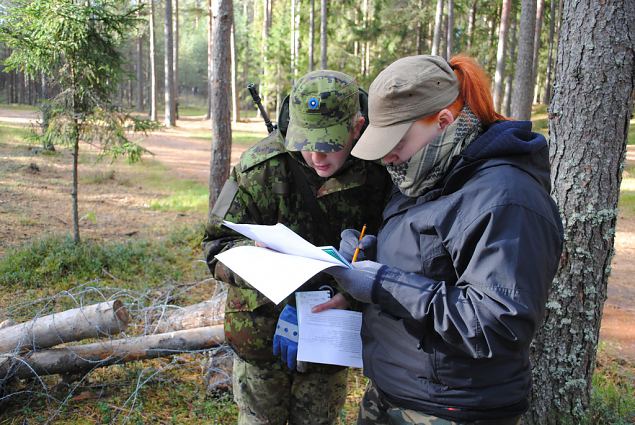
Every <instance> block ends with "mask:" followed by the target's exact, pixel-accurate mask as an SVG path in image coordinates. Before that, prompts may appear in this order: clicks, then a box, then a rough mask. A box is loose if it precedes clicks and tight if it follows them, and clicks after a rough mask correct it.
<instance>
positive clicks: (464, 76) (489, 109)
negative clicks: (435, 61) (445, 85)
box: [422, 55, 507, 126]
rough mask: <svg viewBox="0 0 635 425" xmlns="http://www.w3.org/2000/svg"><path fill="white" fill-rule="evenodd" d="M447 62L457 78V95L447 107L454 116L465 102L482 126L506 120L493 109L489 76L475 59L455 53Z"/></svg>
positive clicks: (430, 119)
mask: <svg viewBox="0 0 635 425" xmlns="http://www.w3.org/2000/svg"><path fill="white" fill-rule="evenodd" d="M449 63H450V66H451V67H452V69H453V70H454V73H455V74H456V77H457V79H458V80H459V97H457V98H456V100H455V101H454V102H453V103H452V104H451V105H450V106H448V107H447V109H449V110H450V112H451V113H452V115H453V116H454V117H455V118H456V117H457V116H458V115H459V113H460V112H461V109H463V105H464V104H465V103H467V105H468V106H469V107H470V109H471V110H472V112H473V113H474V115H476V116H477V117H478V119H479V120H480V121H481V123H482V124H483V125H484V126H487V125H489V124H491V123H493V122H495V121H499V120H507V118H506V117H505V116H503V115H501V114H499V113H498V112H496V110H495V109H494V100H493V99H492V92H491V90H490V83H489V77H488V76H487V74H486V73H485V71H484V70H483V68H481V66H480V65H479V64H478V62H476V60H475V59H473V58H471V57H469V56H467V55H457V56H454V57H453V58H452V59H450V60H449ZM437 115H438V113H436V114H433V115H429V116H427V117H424V118H423V119H422V121H424V122H431V121H434V120H435V119H436V117H437Z"/></svg>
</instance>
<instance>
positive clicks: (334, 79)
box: [285, 70, 360, 153]
mask: <svg viewBox="0 0 635 425" xmlns="http://www.w3.org/2000/svg"><path fill="white" fill-rule="evenodd" d="M359 108H360V106H359V88H358V86H357V83H356V81H355V80H354V79H353V78H352V77H350V76H348V75H346V74H343V73H341V72H337V71H330V70H322V71H313V72H309V73H308V74H306V75H305V76H304V77H302V78H300V79H299V80H298V82H297V83H296V84H295V86H294V87H293V90H291V95H290V100H289V116H290V119H289V128H288V130H287V134H286V142H285V146H286V148H287V150H289V151H312V152H326V153H328V152H337V151H339V150H341V149H343V148H344V146H345V145H346V142H347V141H348V138H349V133H350V130H351V127H350V125H351V119H352V117H353V116H354V115H355V114H357V113H358V112H359Z"/></svg>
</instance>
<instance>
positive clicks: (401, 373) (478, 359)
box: [362, 121, 562, 420]
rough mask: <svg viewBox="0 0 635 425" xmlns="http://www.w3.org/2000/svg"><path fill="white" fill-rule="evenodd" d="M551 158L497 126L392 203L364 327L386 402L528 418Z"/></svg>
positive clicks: (546, 266) (550, 206)
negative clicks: (437, 181) (429, 186)
mask: <svg viewBox="0 0 635 425" xmlns="http://www.w3.org/2000/svg"><path fill="white" fill-rule="evenodd" d="M547 153H548V148H547V143H546V141H545V139H544V137H543V136H541V135H538V134H536V133H532V132H531V123H529V122H513V121H509V122H501V123H498V124H494V125H492V126H490V128H489V129H488V130H487V131H486V132H485V133H483V134H482V135H481V136H479V138H478V139H477V140H475V141H474V142H473V143H472V144H471V145H469V146H468V148H467V149H466V150H465V152H464V153H463V154H462V155H461V157H460V158H459V159H458V161H457V162H456V163H455V164H454V166H453V167H452V169H451V170H450V171H449V173H448V174H447V176H446V177H445V179H444V181H443V182H442V184H441V185H439V187H437V188H435V189H433V190H432V191H430V192H428V193H426V194H425V195H423V196H421V197H419V198H409V197H406V196H404V195H402V194H401V193H399V192H396V193H395V194H394V195H393V197H392V199H391V201H390V202H389V204H388V205H387V207H386V209H385V211H384V224H383V227H382V229H381V230H380V232H379V235H378V254H377V261H378V262H379V263H382V264H384V265H386V266H385V267H382V268H381V269H380V271H379V275H378V281H377V283H376V284H375V286H374V288H373V304H370V305H368V306H367V308H366V310H365V311H364V320H363V328H362V338H363V343H364V352H363V354H364V372H365V374H366V375H367V376H368V377H369V378H370V379H372V380H373V382H374V383H375V385H376V386H377V387H378V389H379V390H380V392H381V393H382V394H383V395H384V396H385V397H386V398H388V399H389V400H391V401H392V402H393V403H395V404H397V405H399V406H401V407H407V408H411V409H415V410H420V411H425V412H428V413H430V414H434V415H436V416H440V417H445V418H448V419H467V420H475V419H487V418H495V417H507V416H514V415H517V414H520V413H523V412H524V411H525V410H526V409H527V396H528V393H529V390H530V386H531V374H530V365H529V344H530V342H531V339H532V337H533V335H534V333H535V331H536V328H537V327H538V326H540V324H541V321H542V319H543V315H544V311H545V303H546V301H547V293H548V290H549V286H550V284H551V281H552V279H553V277H554V275H555V272H556V268H557V266H558V261H559V258H560V253H561V250H562V224H561V220H560V217H559V214H558V210H557V208H556V206H555V204H554V202H553V201H552V199H551V197H550V196H549V188H550V180H549V163H548V156H547Z"/></svg>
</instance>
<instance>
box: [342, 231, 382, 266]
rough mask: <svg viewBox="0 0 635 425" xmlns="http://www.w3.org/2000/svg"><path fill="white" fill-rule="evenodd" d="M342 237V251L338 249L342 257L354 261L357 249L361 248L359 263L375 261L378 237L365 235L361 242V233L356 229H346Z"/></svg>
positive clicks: (358, 257)
mask: <svg viewBox="0 0 635 425" xmlns="http://www.w3.org/2000/svg"><path fill="white" fill-rule="evenodd" d="M340 237H341V238H342V240H341V241H340V249H338V251H339V253H340V255H341V256H342V257H344V258H346V259H347V260H348V261H351V260H352V259H353V255H354V254H355V249H357V247H358V246H359V255H358V256H357V261H363V260H374V259H375V256H376V255H377V236H375V235H365V236H364V237H363V238H362V240H361V241H360V240H359V231H357V230H355V229H345V230H343V231H342V233H341V235H340Z"/></svg>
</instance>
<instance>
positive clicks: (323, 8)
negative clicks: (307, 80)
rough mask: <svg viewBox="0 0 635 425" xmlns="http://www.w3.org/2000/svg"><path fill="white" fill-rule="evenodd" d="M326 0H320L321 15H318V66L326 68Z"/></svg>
mask: <svg viewBox="0 0 635 425" xmlns="http://www.w3.org/2000/svg"><path fill="white" fill-rule="evenodd" d="M326 1H327V0H322V3H321V16H320V68H321V69H326V68H327V66H328V61H327V56H326V48H327V34H326V25H327V22H328V15H327V12H328V11H327V5H326Z"/></svg>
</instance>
